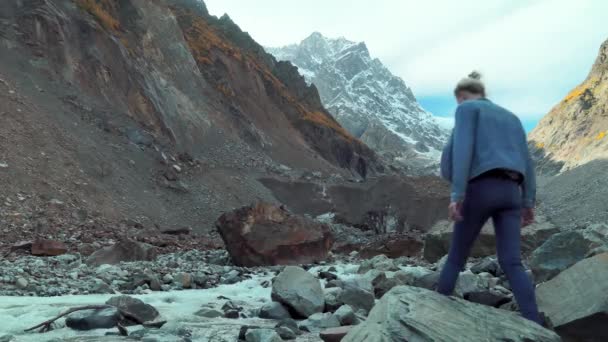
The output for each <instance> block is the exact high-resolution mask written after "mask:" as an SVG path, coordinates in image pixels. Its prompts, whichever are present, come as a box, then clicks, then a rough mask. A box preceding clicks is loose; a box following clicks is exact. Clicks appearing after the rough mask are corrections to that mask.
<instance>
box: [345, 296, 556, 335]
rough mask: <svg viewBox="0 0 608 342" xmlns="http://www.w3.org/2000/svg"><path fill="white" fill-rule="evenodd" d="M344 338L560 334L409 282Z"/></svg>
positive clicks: (506, 313)
mask: <svg viewBox="0 0 608 342" xmlns="http://www.w3.org/2000/svg"><path fill="white" fill-rule="evenodd" d="M342 341H343V342H359V341H360V342H389V341H420V342H426V341H429V342H430V341H435V342H443V341H445V342H448V341H450V342H451V341H518V342H524V341H539V342H541V341H543V342H558V341H561V339H560V338H559V336H557V334H555V333H554V332H552V331H550V330H547V329H544V328H543V327H541V326H540V325H538V324H536V323H534V322H531V321H528V320H526V319H525V318H522V317H521V316H518V315H517V314H515V313H512V312H507V311H503V310H499V309H495V308H491V307H489V306H485V305H480V304H475V303H469V302H467V301H464V300H462V299H458V298H450V297H447V296H443V295H441V294H439V293H436V292H434V291H429V290H425V289H421V288H416V287H410V286H398V287H395V288H393V289H392V290H390V291H389V292H388V293H387V294H385V295H384V297H382V299H381V300H380V301H379V302H378V304H376V306H375V307H374V308H373V309H372V311H371V313H370V314H369V317H368V318H367V320H366V321H365V322H363V323H362V324H360V325H357V326H355V327H353V328H352V329H351V331H350V332H349V333H348V334H347V335H346V337H345V338H344V339H343V340H342Z"/></svg>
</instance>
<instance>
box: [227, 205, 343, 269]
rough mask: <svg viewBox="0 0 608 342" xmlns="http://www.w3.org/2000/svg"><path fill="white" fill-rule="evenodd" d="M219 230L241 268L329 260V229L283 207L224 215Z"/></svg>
mask: <svg viewBox="0 0 608 342" xmlns="http://www.w3.org/2000/svg"><path fill="white" fill-rule="evenodd" d="M216 226H217V229H218V231H219V233H220V235H221V236H222V239H223V240H224V244H225V245H226V249H227V250H228V253H230V256H231V257H232V260H233V262H234V263H235V264H237V265H239V266H264V265H297V264H307V263H313V262H317V261H321V260H324V259H325V258H327V255H328V253H329V251H330V250H331V247H332V245H333V241H334V239H333V236H332V234H331V231H330V229H329V227H328V226H327V225H325V224H321V223H318V222H316V221H313V220H312V219H309V218H306V217H303V216H297V215H294V214H292V213H290V212H288V211H287V210H286V209H285V208H283V207H278V206H275V205H272V204H268V203H259V204H255V205H252V206H249V207H244V208H241V209H237V210H235V211H233V212H230V213H226V214H224V215H222V216H221V217H220V218H219V219H218V221H217V223H216Z"/></svg>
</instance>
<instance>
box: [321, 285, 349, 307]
mask: <svg viewBox="0 0 608 342" xmlns="http://www.w3.org/2000/svg"><path fill="white" fill-rule="evenodd" d="M342 291H343V290H342V288H340V287H330V288H325V289H324V293H325V309H326V310H327V311H332V312H333V311H336V310H337V309H338V308H339V307H340V306H342V304H344V303H342V302H341V301H340V294H341V293H342Z"/></svg>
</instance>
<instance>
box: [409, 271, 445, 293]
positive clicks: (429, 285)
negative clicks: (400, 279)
mask: <svg viewBox="0 0 608 342" xmlns="http://www.w3.org/2000/svg"><path fill="white" fill-rule="evenodd" d="M438 281H439V272H431V273H427V274H425V275H422V276H420V277H418V278H416V279H414V282H413V284H412V285H413V286H416V287H421V288H424V289H427V290H434V289H435V288H436V287H437V282H438Z"/></svg>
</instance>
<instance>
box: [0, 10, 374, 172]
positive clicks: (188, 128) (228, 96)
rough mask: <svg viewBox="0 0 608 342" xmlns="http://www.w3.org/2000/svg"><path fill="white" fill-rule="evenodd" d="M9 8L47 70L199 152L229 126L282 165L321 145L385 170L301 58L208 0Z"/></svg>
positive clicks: (338, 158) (349, 161) (339, 159)
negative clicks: (287, 54) (313, 83)
mask: <svg viewBox="0 0 608 342" xmlns="http://www.w3.org/2000/svg"><path fill="white" fill-rule="evenodd" d="M0 6H2V12H3V13H4V14H5V21H6V24H5V25H6V28H7V29H6V30H4V31H5V32H6V33H5V34H6V35H9V36H10V35H14V39H13V40H11V41H14V42H17V43H19V44H21V45H22V46H24V47H27V49H29V50H30V52H31V54H32V55H33V56H34V57H35V58H37V59H38V60H44V64H45V65H44V66H42V68H44V69H46V71H48V72H50V73H53V74H54V75H53V76H54V77H57V78H60V79H62V80H64V81H67V82H69V83H70V84H73V85H75V86H77V87H79V88H80V89H81V90H82V91H83V92H84V93H86V94H87V95H89V96H91V97H92V98H93V99H94V100H96V101H99V102H100V103H103V104H104V105H107V106H109V107H111V108H112V109H113V110H114V111H119V112H122V113H124V114H126V115H128V116H129V117H131V118H133V119H134V120H136V121H137V122H139V123H140V124H142V125H144V126H145V127H146V128H147V129H149V130H150V131H152V132H154V134H156V135H158V137H159V138H162V139H167V140H168V141H170V142H172V143H174V144H175V146H177V147H178V149H180V150H185V151H188V152H190V153H195V154H196V153H197V152H199V151H200V149H201V148H203V147H204V146H205V144H204V140H205V137H206V136H208V135H209V134H212V133H211V132H212V131H218V130H219V129H223V130H224V131H226V132H225V133H226V139H233V140H237V141H242V142H245V143H246V144H247V145H250V146H252V147H254V148H259V149H264V150H265V151H266V152H268V154H269V155H270V156H271V157H273V158H275V159H277V160H278V161H280V162H283V163H285V164H294V166H296V167H306V166H310V165H311V163H312V164H313V165H315V164H318V163H319V162H318V161H315V159H316V157H317V156H319V155H320V156H321V157H322V158H323V159H325V160H326V161H327V162H329V164H332V165H336V166H339V167H342V168H346V169H351V170H354V171H355V172H357V173H359V174H361V175H363V176H365V174H366V173H367V172H368V171H371V172H375V171H376V168H377V165H376V164H375V160H374V158H375V157H374V155H373V153H372V152H371V151H370V150H369V149H368V148H367V147H366V146H364V145H363V144H361V143H359V142H358V141H357V140H355V139H353V138H352V137H351V136H350V135H349V134H348V133H346V131H345V130H343V129H342V128H341V127H340V125H339V124H337V122H336V121H335V120H334V119H333V118H332V117H331V115H329V113H328V112H327V111H325V109H324V108H323V107H322V105H321V103H320V100H319V97H318V94H317V92H316V89H315V88H314V87H309V86H307V85H306V84H305V82H304V80H302V79H300V77H299V76H298V74H297V71H296V70H295V68H293V67H291V66H290V65H288V64H286V63H277V62H276V61H275V60H274V58H272V57H271V56H269V55H267V54H266V53H265V52H264V50H263V49H262V48H261V47H260V46H259V45H257V44H256V43H255V42H254V41H253V40H252V39H251V38H250V37H249V36H248V35H247V34H246V33H243V32H242V31H241V30H240V29H239V28H238V26H236V25H235V24H234V23H233V22H232V21H231V20H230V18H228V17H227V16H224V17H222V18H219V19H218V18H215V17H212V16H210V15H209V14H208V13H207V11H206V9H205V7H204V4H203V3H202V2H198V1H195V0H153V1H142V0H129V1H107V0H74V1H35V0H30V1H18V2H10V3H3V4H2V5H0ZM293 155H297V156H298V158H293V159H290V156H293ZM315 166H316V165H315Z"/></svg>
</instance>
